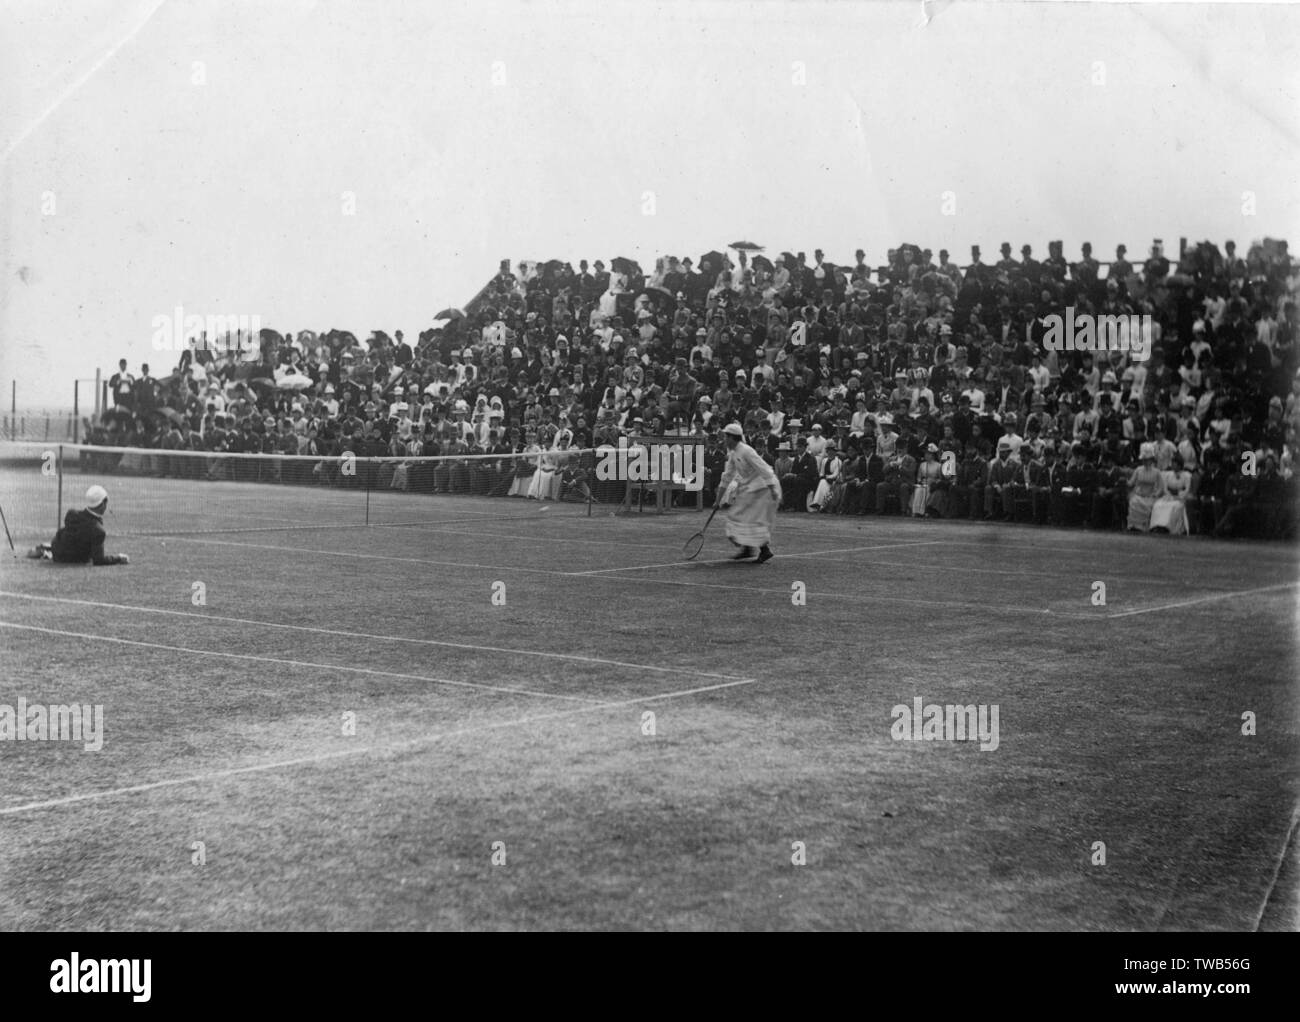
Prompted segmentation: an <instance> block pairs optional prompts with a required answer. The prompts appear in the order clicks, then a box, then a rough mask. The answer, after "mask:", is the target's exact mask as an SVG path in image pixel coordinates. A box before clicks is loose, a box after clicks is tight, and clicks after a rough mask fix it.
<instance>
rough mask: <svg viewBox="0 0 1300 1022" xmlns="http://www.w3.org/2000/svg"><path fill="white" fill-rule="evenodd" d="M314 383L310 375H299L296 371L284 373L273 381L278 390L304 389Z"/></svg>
mask: <svg viewBox="0 0 1300 1022" xmlns="http://www.w3.org/2000/svg"><path fill="white" fill-rule="evenodd" d="M315 383H316V381H315V380H313V379H312V378H311V377H310V376H301V375H299V374H297V373H286V374H285V375H284V376H281V377H280V378H279V379H278V380H276V381H275V385H276V386H277V387H278V388H279V389H280V390H306V389H307V388H308V387H311V386H314V385H315Z"/></svg>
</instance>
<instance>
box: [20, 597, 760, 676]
mask: <svg viewBox="0 0 1300 1022" xmlns="http://www.w3.org/2000/svg"><path fill="white" fill-rule="evenodd" d="M4 596H7V597H10V598H12V599H15V600H39V601H41V602H43V603H68V604H72V605H74V606H80V607H104V608H107V609H109V610H132V611H136V612H138V613H141V614H166V615H168V616H171V617H193V618H199V619H206V620H211V621H225V622H228V623H230V624H239V625H256V626H260V627H262V628H281V629H285V630H287V631H294V632H309V633H312V634H315V635H334V636H338V637H340V638H346V639H377V640H379V641H381V642H409V643H412V644H415V645H419V646H445V647H447V648H449V649H468V650H472V651H474V652H479V653H508V654H510V655H511V656H535V657H547V658H549V659H554V660H574V661H577V662H579V663H584V664H601V665H602V666H605V667H627V668H631V669H633V670H638V671H655V672H657V673H660V674H693V675H695V676H696V677H699V678H720V679H722V680H725V681H736V680H738V679H739V677H740V676H739V675H736V674H715V673H713V672H711V671H697V670H694V669H692V668H690V667H656V666H654V665H652V664H634V663H629V662H628V661H626V660H608V659H606V658H604V657H594V656H581V655H579V654H577V653H552V652H549V651H546V650H536V649H512V648H509V647H506V646H477V645H474V644H473V643H469V642H447V641H445V640H442V639H416V638H411V637H408V636H405V635H378V634H374V633H371V632H346V631H342V630H340V629H338V628H316V627H313V626H311V625H289V624H281V623H279V622H277V621H260V620H258V619H256V618H247V617H228V616H226V615H223V614H200V613H197V612H195V611H192V610H167V609H164V608H162V607H137V606H133V605H131V604H126V603H102V602H100V601H98V600H74V599H71V598H69V597H64V596H37V595H36V594H34V593H15V592H9V591H7V590H0V597H4Z"/></svg>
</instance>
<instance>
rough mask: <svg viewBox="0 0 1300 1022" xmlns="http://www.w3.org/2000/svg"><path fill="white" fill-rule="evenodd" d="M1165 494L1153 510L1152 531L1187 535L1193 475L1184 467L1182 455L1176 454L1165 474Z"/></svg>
mask: <svg viewBox="0 0 1300 1022" xmlns="http://www.w3.org/2000/svg"><path fill="white" fill-rule="evenodd" d="M1162 475H1163V476H1164V480H1165V493H1164V496H1163V497H1160V498H1159V499H1157V500H1156V502H1155V504H1154V505H1153V506H1152V508H1151V531H1152V532H1167V533H1169V534H1170V535H1171V536H1185V535H1186V534H1187V501H1188V498H1189V497H1190V496H1191V492H1192V474H1191V473H1190V472H1188V471H1187V470H1186V469H1185V468H1184V467H1183V459H1182V456H1181V455H1178V454H1175V455H1174V458H1173V463H1172V464H1171V466H1170V468H1169V469H1168V470H1167V471H1166V472H1163V473H1162Z"/></svg>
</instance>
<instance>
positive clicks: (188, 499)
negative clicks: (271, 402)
mask: <svg viewBox="0 0 1300 1022" xmlns="http://www.w3.org/2000/svg"><path fill="white" fill-rule="evenodd" d="M596 459H597V452H596V451H595V450H593V449H576V448H575V449H571V450H548V451H541V452H536V453H528V454H454V455H439V456H421V457H392V456H363V455H358V454H356V453H354V452H347V451H345V452H344V453H342V454H337V455H330V456H321V455H288V454H284V455H281V454H255V453H234V452H227V451H188V450H156V449H146V448H137V447H102V446H95V445H87V444H37V443H0V508H3V510H4V513H5V517H6V521H7V522H8V524H9V529H10V531H11V533H12V534H13V536H14V540H15V542H17V541H19V540H20V539H21V540H22V541H23V542H31V541H41V540H48V539H49V538H50V537H51V536H52V535H53V533H54V531H56V530H57V528H58V526H59V524H60V523H61V521H62V518H63V516H64V515H65V514H66V513H67V511H69V510H71V509H72V508H79V507H82V506H84V505H85V502H86V500H85V493H86V490H87V489H88V488H89V487H90V486H93V485H100V486H103V487H105V488H106V489H107V490H108V492H109V518H108V520H107V522H106V524H107V527H108V531H109V533H110V535H112V536H145V535H185V534H201V533H212V532H258V531H270V530H298V529H327V528H350V527H355V526H359V525H403V524H412V525H416V524H422V523H428V522H431V521H436V520H440V519H441V518H445V517H446V515H447V512H448V511H449V510H454V509H455V508H456V507H458V506H459V507H461V508H462V509H465V508H468V507H470V505H469V504H464V503H459V502H460V501H461V500H463V499H464V498H485V499H486V498H501V499H500V501H499V502H498V501H493V502H492V503H491V504H486V505H485V506H482V507H480V506H479V505H478V504H474V507H475V508H478V510H477V511H476V512H475V513H477V514H489V515H490V514H492V513H493V512H494V511H495V510H500V512H501V513H502V514H506V515H510V514H517V513H518V508H511V507H510V504H509V503H507V500H506V498H512V497H513V498H514V499H515V502H520V501H525V500H528V499H530V498H531V499H532V500H535V501H541V502H548V503H549V502H557V501H558V502H564V503H571V504H573V505H575V507H581V506H582V505H587V509H586V513H590V505H591V504H593V503H606V504H616V503H618V502H619V501H621V500H622V498H623V495H624V492H625V484H623V483H609V482H606V481H601V480H598V479H597V478H596V475H597V474H596V472H595V465H596ZM496 505H499V507H498V506H496Z"/></svg>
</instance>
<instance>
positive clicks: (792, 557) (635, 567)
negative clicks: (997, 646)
mask: <svg viewBox="0 0 1300 1022" xmlns="http://www.w3.org/2000/svg"><path fill="white" fill-rule="evenodd" d="M941 545H943V540H941V539H938V540H934V541H932V542H926V543H886V544H885V545H883V546H851V547H841V548H840V549H838V550H816V551H814V552H812V553H807V554H780V555H778V556H779V557H780V558H781V559H782V560H785V561H801V560H803V559H804V558H807V557H823V556H825V555H826V554H847V553H853V552H856V551H861V550H897V549H898V548H899V547H904V546H941ZM728 560H731V558H729V557H721V558H714V559H713V560H709V561H684V560H677V561H665V562H664V563H663V564H629V565H628V566H627V567H625V568H597V569H596V570H595V571H570V572H566V574H568V575H572V576H574V577H577V576H582V575H608V574H611V573H613V572H616V571H647V570H649V569H650V568H688V567H692V566H694V565H700V564H719V563H721V562H723V561H728ZM872 563H873V564H874V563H875V562H874V561H873V562H872Z"/></svg>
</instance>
